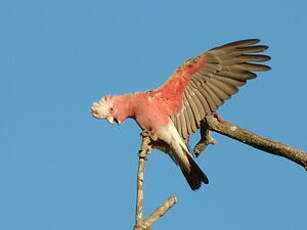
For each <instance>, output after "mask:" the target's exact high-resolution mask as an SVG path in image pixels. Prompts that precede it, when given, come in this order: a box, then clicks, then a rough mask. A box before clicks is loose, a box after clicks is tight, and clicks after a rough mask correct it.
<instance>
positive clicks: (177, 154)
mask: <svg viewBox="0 0 307 230" xmlns="http://www.w3.org/2000/svg"><path fill="white" fill-rule="evenodd" d="M169 155H170V157H171V158H172V159H173V160H174V162H175V163H176V164H177V165H178V166H179V167H180V169H181V171H182V173H183V175H184V177H185V179H186V180H187V182H188V184H189V185H190V187H191V189H192V190H196V189H199V188H200V186H201V184H202V183H204V184H208V183H209V179H208V177H207V176H206V174H205V173H204V172H203V171H202V170H201V169H200V167H199V166H198V164H197V163H196V161H194V159H193V157H192V155H191V154H190V153H189V151H188V149H187V147H186V146H185V145H184V144H183V143H181V142H179V143H176V144H174V145H173V149H172V151H171V152H170V153H169Z"/></svg>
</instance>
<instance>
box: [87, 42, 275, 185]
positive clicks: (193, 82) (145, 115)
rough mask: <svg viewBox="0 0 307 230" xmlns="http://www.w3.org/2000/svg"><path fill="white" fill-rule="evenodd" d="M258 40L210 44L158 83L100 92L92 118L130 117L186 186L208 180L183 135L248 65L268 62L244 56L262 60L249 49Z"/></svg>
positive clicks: (230, 90)
mask: <svg viewBox="0 0 307 230" xmlns="http://www.w3.org/2000/svg"><path fill="white" fill-rule="evenodd" d="M259 41H260V40H258V39H249V40H242V41H237V42H232V43H229V44H226V45H223V46H220V47H217V48H214V49H211V50H209V51H207V52H205V53H203V54H201V55H199V56H196V57H194V58H192V59H189V60H188V61H186V62H184V63H183V64H182V65H180V66H179V67H178V68H177V69H176V71H175V72H174V73H173V75H172V76H171V77H170V78H169V79H168V80H167V81H166V82H165V83H164V84H163V85H162V86H161V87H160V88H158V89H155V90H150V91H143V92H135V93H130V94H125V95H120V96H104V97H102V98H101V100H100V101H99V102H97V103H94V104H93V106H92V108H91V112H92V115H93V116H94V117H95V118H97V119H107V120H108V121H109V122H110V123H112V124H113V123H114V122H116V123H118V124H121V123H122V122H123V121H124V120H126V119H127V118H133V119H134V120H135V121H136V122H137V124H138V125H139V126H140V128H141V129H142V130H145V131H148V132H150V133H151V135H152V136H153V137H155V138H154V139H155V140H154V141H153V143H152V145H153V147H154V148H157V149H160V150H162V151H164V152H166V153H167V154H169V156H170V157H171V159H172V160H173V161H174V162H175V163H176V164H177V165H178V166H179V167H180V169H181V171H182V173H183V175H184V176H185V178H186V180H187V182H188V183H189V185H190V187H191V189H192V190H196V189H198V188H200V186H201V184H202V183H205V184H208V178H207V176H206V175H205V173H204V172H203V171H202V170H201V169H200V167H199V166H198V164H197V163H196V162H195V160H194V159H193V157H192V155H191V154H190V152H189V150H188V148H187V146H186V144H185V143H186V140H187V139H188V137H189V136H190V135H191V134H193V133H194V132H195V131H196V130H197V129H199V128H200V124H201V121H202V120H203V119H204V118H205V116H207V115H210V114H212V113H213V112H214V111H216V110H217V109H218V107H219V106H220V105H222V104H223V102H224V101H225V100H227V99H229V98H230V97H231V96H232V95H233V94H235V93H236V92H237V91H238V87H239V86H242V85H244V84H245V83H246V81H247V80H249V79H253V78H255V77H256V74H255V73H253V72H252V71H266V70H269V69H270V67H268V66H266V65H262V64H255V63H250V62H264V61H267V60H269V59H270V57H269V56H267V55H261V54H253V53H259V52H262V51H264V50H266V49H267V48H268V47H267V46H264V45H255V44H256V43H258V42H259Z"/></svg>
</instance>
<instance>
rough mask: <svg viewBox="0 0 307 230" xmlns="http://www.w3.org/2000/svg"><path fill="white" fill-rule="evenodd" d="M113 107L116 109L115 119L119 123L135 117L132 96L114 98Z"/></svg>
mask: <svg viewBox="0 0 307 230" xmlns="http://www.w3.org/2000/svg"><path fill="white" fill-rule="evenodd" d="M113 106H114V109H115V113H114V118H116V119H117V120H118V121H120V122H123V121H124V120H126V119H127V118H133V117H134V109H133V106H132V95H131V94H126V95H122V96H113Z"/></svg>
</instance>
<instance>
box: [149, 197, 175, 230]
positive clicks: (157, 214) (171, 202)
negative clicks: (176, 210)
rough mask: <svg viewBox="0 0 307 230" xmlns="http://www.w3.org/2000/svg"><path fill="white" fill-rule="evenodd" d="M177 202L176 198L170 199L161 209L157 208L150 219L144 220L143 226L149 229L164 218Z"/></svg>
mask: <svg viewBox="0 0 307 230" xmlns="http://www.w3.org/2000/svg"><path fill="white" fill-rule="evenodd" d="M176 202H177V199H176V197H174V196H171V197H169V198H168V199H167V200H166V201H165V202H164V203H163V204H162V205H161V206H160V207H159V208H157V209H156V210H155V211H154V212H153V213H151V214H150V216H149V217H147V218H146V219H144V220H143V226H144V227H145V228H147V227H148V226H150V225H152V224H153V223H154V222H156V221H157V220H158V219H159V218H160V217H162V216H163V215H164V214H165V213H166V212H167V211H168V210H169V209H170V208H172V207H173V206H174V205H175V204H176Z"/></svg>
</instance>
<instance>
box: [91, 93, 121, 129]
mask: <svg viewBox="0 0 307 230" xmlns="http://www.w3.org/2000/svg"><path fill="white" fill-rule="evenodd" d="M91 113H92V115H93V117H95V118H97V119H107V121H108V122H110V123H111V124H114V122H116V123H117V124H119V123H120V122H119V121H118V120H117V119H116V118H114V114H115V108H114V106H113V100H112V96H105V97H102V98H101V99H100V101H98V102H94V103H93V105H92V108H91Z"/></svg>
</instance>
